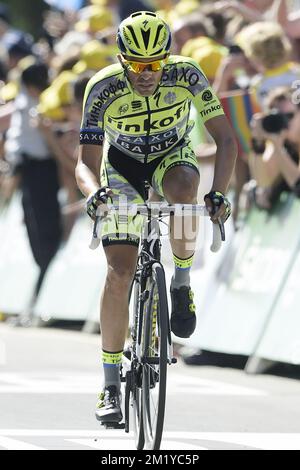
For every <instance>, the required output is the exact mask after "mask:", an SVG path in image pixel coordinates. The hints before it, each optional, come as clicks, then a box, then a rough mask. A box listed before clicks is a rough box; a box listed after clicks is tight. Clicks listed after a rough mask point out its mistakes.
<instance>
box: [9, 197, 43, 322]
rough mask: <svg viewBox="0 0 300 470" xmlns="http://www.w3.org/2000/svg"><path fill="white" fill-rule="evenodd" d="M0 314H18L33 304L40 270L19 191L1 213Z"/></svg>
mask: <svg viewBox="0 0 300 470" xmlns="http://www.w3.org/2000/svg"><path fill="white" fill-rule="evenodd" d="M0 260H1V263H0V311H1V312H4V313H5V314H19V313H22V312H23V311H24V310H26V309H27V307H28V304H29V303H30V301H31V298H32V294H33V290H34V286H35V283H36V281H37V276H38V268H37V266H36V264H35V262H34V259H33V257H32V254H31V250H30V246H29V242H28V237H27V233H26V228H25V225H24V224H23V210H22V206H21V195H20V193H19V192H16V193H15V194H14V196H13V198H12V199H11V201H10V203H9V205H8V206H7V207H4V208H2V210H1V214H0Z"/></svg>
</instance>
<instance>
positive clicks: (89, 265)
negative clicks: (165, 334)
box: [0, 193, 300, 372]
mask: <svg viewBox="0 0 300 470" xmlns="http://www.w3.org/2000/svg"><path fill="white" fill-rule="evenodd" d="M299 211H300V201H299V200H298V199H296V198H294V196H293V195H287V194H284V195H283V197H282V198H281V201H280V202H279V203H278V204H277V206H276V207H275V208H274V211H273V213H272V214H268V213H266V212H264V211H260V210H258V209H252V210H251V212H250V214H249V217H248V219H247V222H246V224H245V227H244V228H243V229H241V230H240V231H239V232H237V233H236V234H234V233H233V231H232V230H230V229H229V227H230V226H228V229H229V230H227V231H228V235H229V239H230V241H228V242H227V244H225V246H224V247H223V248H222V250H221V253H219V254H218V255H213V254H210V253H209V248H208V246H209V243H210V240H211V232H210V228H209V227H206V229H205V239H204V248H203V247H202V248H201V247H200V248H201V249H200V250H198V251H197V255H196V261H195V266H194V269H193V270H192V279H191V280H192V286H193V287H194V290H195V301H196V305H197V316H198V325H197V329H196V332H195V333H194V335H193V336H192V337H191V338H190V339H189V340H184V344H186V345H190V346H194V347H197V348H199V349H205V350H209V351H216V352H223V353H230V354H242V355H246V356H249V357H250V361H249V364H248V369H249V371H252V372H256V371H257V370H258V369H259V363H260V358H263V359H267V360H269V361H281V362H288V363H293V364H300V335H299V331H300V316H299V314H298V312H299V306H298V305H299V302H300V291H299V289H298V288H297V287H298V279H299V274H300V251H299V248H300V225H299V223H298V214H299ZM204 224H209V221H208V220H205V221H204ZM91 227H92V225H91V222H90V221H89V220H88V218H87V217H86V216H85V215H83V216H80V217H79V218H78V220H77V221H76V223H75V226H74V228H73V231H72V233H71V236H70V238H69V240H68V241H67V242H66V243H65V244H64V245H63V246H62V247H61V248H60V250H59V251H58V253H57V255H56V257H55V259H54V260H53V261H52V263H51V265H50V267H49V269H48V272H47V274H46V278H45V280H44V283H43V286H42V289H41V291H40V295H39V297H38V299H37V302H36V304H35V307H34V316H35V317H36V318H41V319H43V320H48V319H50V318H52V319H62V320H80V321H83V322H85V326H86V330H87V331H94V330H96V329H98V328H99V326H98V310H99V298H100V292H101V289H102V286H103V282H104V279H105V274H106V266H105V257H104V253H103V251H102V248H100V249H98V250H97V251H96V252H93V251H91V250H89V248H88V244H89V240H90V234H91ZM0 229H1V230H0V257H1V264H0V312H3V313H5V314H21V313H22V312H23V311H24V309H26V307H27V305H28V302H29V300H30V298H31V296H32V293H33V289H34V285H35V282H36V280H37V274H38V270H37V268H36V266H35V263H34V261H33V258H32V255H31V252H30V247H29V244H28V241H27V234H26V230H25V226H24V224H23V216H22V207H21V198H20V194H19V193H16V194H15V195H14V197H13V198H12V200H11V202H10V204H9V205H8V206H7V207H5V208H2V210H1V212H0ZM163 244H164V249H163V261H164V263H165V266H166V274H167V278H168V280H169V279H170V277H171V274H172V270H173V264H172V259H171V251H170V249H169V248H167V246H168V240H167V239H164V240H163Z"/></svg>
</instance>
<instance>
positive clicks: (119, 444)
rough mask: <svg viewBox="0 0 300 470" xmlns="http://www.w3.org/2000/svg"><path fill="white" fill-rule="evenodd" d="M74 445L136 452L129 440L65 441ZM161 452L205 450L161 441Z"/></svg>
mask: <svg viewBox="0 0 300 470" xmlns="http://www.w3.org/2000/svg"><path fill="white" fill-rule="evenodd" d="M65 440H66V441H69V442H73V443H74V444H78V445H82V446H86V447H91V448H92V449H98V450H136V447H135V444H134V441H133V440H132V439H131V440H129V439H126V440H125V439H65ZM160 448H161V450H207V449H206V448H205V447H199V446H197V445H193V444H187V443H182V442H180V441H179V442H178V441H166V440H164V439H163V441H162V444H161V447H160Z"/></svg>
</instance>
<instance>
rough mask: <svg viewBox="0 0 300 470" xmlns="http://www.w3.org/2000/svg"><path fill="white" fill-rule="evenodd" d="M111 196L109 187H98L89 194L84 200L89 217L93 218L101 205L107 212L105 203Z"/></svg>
mask: <svg viewBox="0 0 300 470" xmlns="http://www.w3.org/2000/svg"><path fill="white" fill-rule="evenodd" d="M112 196H113V192H112V190H111V189H109V188H107V187H105V188H99V189H98V190H97V191H96V192H95V193H93V194H90V196H89V197H88V198H87V200H86V211H87V213H88V215H89V216H90V217H91V219H93V220H95V219H96V215H97V209H98V207H99V206H100V205H101V206H103V207H102V209H103V211H104V212H107V211H108V209H107V207H106V203H107V201H108V199H109V198H110V197H112Z"/></svg>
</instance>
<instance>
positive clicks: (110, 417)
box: [96, 150, 143, 422]
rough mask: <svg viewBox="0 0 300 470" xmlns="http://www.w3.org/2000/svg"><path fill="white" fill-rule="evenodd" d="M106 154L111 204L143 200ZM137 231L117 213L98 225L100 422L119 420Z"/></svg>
mask: <svg viewBox="0 0 300 470" xmlns="http://www.w3.org/2000/svg"><path fill="white" fill-rule="evenodd" d="M108 154H109V150H107V152H104V158H103V164H102V171H101V185H102V186H108V187H110V188H111V189H112V190H113V192H114V194H115V196H114V197H113V202H114V204H117V203H118V199H119V197H121V196H126V198H127V202H128V203H133V202H137V203H140V202H143V198H142V197H141V196H140V194H139V193H138V192H137V191H136V189H135V188H134V187H133V186H132V185H130V184H129V182H128V180H127V179H126V178H125V177H124V176H123V175H122V174H120V173H119V171H117V170H116V169H115V168H114V167H113V166H112V165H111V163H110V161H109V158H108ZM120 157H121V158H122V154H120ZM140 230H141V218H140V217H137V218H135V220H128V218H126V216H125V219H124V216H123V215H122V216H121V215H120V216H119V214H118V213H115V214H110V215H109V216H108V217H106V219H104V222H103V226H102V234H101V236H102V243H103V247H104V252H105V255H106V259H107V276H106V280H105V285H104V289H103V292H102V298H101V306H100V329H101V334H102V349H103V352H102V361H103V367H104V389H105V392H104V393H102V394H101V396H100V400H99V401H98V403H97V409H96V416H97V419H99V420H100V421H102V422H108V421H120V420H121V419H122V414H121V411H120V405H119V393H120V386H121V384H120V364H121V361H122V352H123V347H124V342H125V338H126V334H127V331H128V295H129V289H130V285H131V282H132V279H133V276H134V272H135V267H136V261H137V251H138V243H139V236H140Z"/></svg>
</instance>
